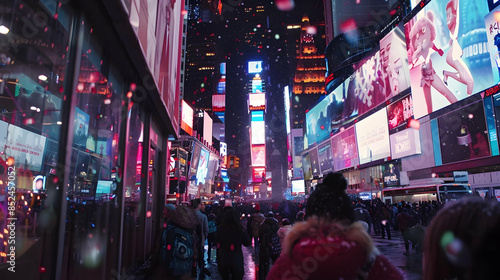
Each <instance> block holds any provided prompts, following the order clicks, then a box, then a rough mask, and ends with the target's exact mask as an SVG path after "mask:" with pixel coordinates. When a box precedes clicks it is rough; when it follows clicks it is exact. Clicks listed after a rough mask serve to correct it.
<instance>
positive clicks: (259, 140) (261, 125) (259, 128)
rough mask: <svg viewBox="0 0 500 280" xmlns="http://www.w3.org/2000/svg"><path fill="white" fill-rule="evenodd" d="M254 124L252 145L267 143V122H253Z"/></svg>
mask: <svg viewBox="0 0 500 280" xmlns="http://www.w3.org/2000/svg"><path fill="white" fill-rule="evenodd" d="M251 125H252V145H260V144H265V143H266V132H265V131H266V124H265V122H251Z"/></svg>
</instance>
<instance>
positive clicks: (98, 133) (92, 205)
mask: <svg viewBox="0 0 500 280" xmlns="http://www.w3.org/2000/svg"><path fill="white" fill-rule="evenodd" d="M83 24H84V25H85V26H84V39H83V46H82V53H81V65H80V69H79V76H78V81H77V84H76V91H75V92H74V93H73V94H74V97H73V98H76V108H75V114H74V123H73V131H70V133H73V143H72V150H71V153H72V160H71V170H70V172H71V173H70V179H69V186H68V193H67V195H68V205H67V211H66V238H65V245H64V246H65V248H64V252H65V256H64V262H65V263H64V265H63V269H64V270H65V271H63V275H67V276H66V277H67V279H87V278H89V277H97V278H98V279H112V277H114V276H113V275H116V273H117V271H116V267H117V262H118V258H117V257H116V256H117V255H118V249H119V244H118V243H119V238H120V225H119V224H120V215H121V214H120V213H121V211H120V207H119V206H118V202H117V200H118V199H117V196H118V195H119V194H118V193H117V190H118V189H117V186H118V184H119V183H120V181H121V180H122V178H121V167H120V163H119V158H120V156H119V147H118V146H119V141H120V128H121V123H122V122H123V121H126V115H122V108H123V105H124V104H125V100H124V98H125V96H126V92H127V91H128V87H126V86H125V82H124V80H123V79H122V77H121V75H120V72H119V71H118V69H117V68H116V67H115V66H114V65H113V64H112V63H111V62H110V61H111V59H110V57H109V53H110V52H111V51H112V50H109V49H106V47H107V46H103V45H102V44H101V43H100V41H98V40H97V36H95V34H94V33H95V32H96V30H94V28H96V27H93V26H89V25H88V23H87V22H86V21H83ZM96 29H97V28H96Z"/></svg>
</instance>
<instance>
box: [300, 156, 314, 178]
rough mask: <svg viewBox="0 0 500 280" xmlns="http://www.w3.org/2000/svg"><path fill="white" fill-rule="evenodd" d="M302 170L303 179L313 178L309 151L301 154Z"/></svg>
mask: <svg viewBox="0 0 500 280" xmlns="http://www.w3.org/2000/svg"><path fill="white" fill-rule="evenodd" d="M302 172H303V174H304V180H311V179H312V178H313V176H312V169H311V157H310V156H309V152H306V153H304V154H302Z"/></svg>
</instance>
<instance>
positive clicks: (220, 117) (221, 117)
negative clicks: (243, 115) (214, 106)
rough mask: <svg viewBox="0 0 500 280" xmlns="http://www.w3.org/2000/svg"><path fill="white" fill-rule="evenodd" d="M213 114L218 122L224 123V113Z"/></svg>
mask: <svg viewBox="0 0 500 280" xmlns="http://www.w3.org/2000/svg"><path fill="white" fill-rule="evenodd" d="M214 114H215V115H216V116H217V117H218V118H219V120H220V121H221V122H222V123H224V121H225V114H224V112H214Z"/></svg>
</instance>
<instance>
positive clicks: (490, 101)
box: [483, 94, 500, 156]
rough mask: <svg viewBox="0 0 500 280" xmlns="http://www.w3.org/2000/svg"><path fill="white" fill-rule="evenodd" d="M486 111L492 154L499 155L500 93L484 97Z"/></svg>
mask: <svg viewBox="0 0 500 280" xmlns="http://www.w3.org/2000/svg"><path fill="white" fill-rule="evenodd" d="M483 103H484V113H485V115H486V125H487V126H488V135H489V137H490V148H491V155H492V156H498V155H499V154H500V149H499V148H500V147H499V145H498V131H500V115H499V114H500V94H496V95H493V97H492V98H486V99H483Z"/></svg>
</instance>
